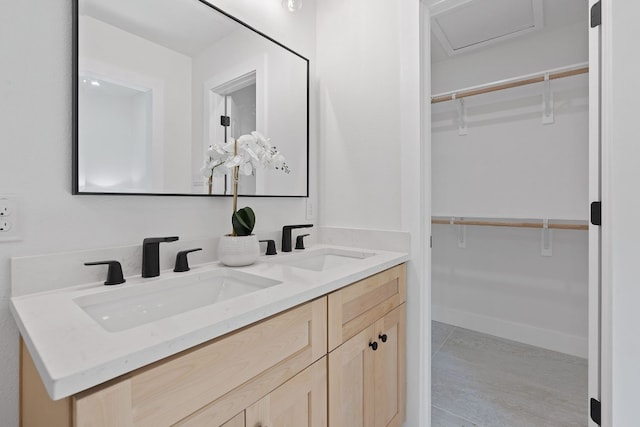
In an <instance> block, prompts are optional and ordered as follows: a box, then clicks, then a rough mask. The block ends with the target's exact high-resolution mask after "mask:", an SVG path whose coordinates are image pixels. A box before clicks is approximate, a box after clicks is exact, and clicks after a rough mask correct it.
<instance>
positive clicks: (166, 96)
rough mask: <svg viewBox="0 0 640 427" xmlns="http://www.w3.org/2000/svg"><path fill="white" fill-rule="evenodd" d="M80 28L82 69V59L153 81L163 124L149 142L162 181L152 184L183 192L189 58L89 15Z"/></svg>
mask: <svg viewBox="0 0 640 427" xmlns="http://www.w3.org/2000/svg"><path fill="white" fill-rule="evenodd" d="M80 31H81V33H82V34H83V35H86V36H84V37H82V40H83V43H80V44H79V46H78V49H79V52H80V57H81V58H82V60H81V65H80V68H81V69H82V68H83V66H84V64H92V65H93V66H95V67H96V68H98V69H95V70H93V69H91V68H89V69H90V70H91V71H97V72H100V71H102V70H100V68H101V66H102V65H104V66H105V67H108V68H107V69H105V70H104V73H105V75H107V76H110V75H113V74H111V70H117V72H118V75H131V76H132V77H135V78H136V79H141V80H142V81H148V82H150V84H152V82H158V83H156V85H157V86H160V88H161V92H162V94H161V100H162V101H161V104H160V105H159V107H160V109H161V110H160V111H162V116H161V117H159V118H158V119H159V121H160V123H164V126H163V128H162V129H161V139H160V140H159V141H154V144H153V147H154V150H155V151H157V154H158V155H159V158H158V159H157V160H159V162H158V161H156V162H155V163H160V167H161V170H162V174H161V176H163V177H164V180H163V181H160V182H157V183H155V184H156V185H155V190H156V191H161V192H165V193H188V192H189V190H190V188H191V170H190V167H191V146H190V145H189V144H188V143H185V141H190V140H191V90H190V89H191V67H192V64H191V58H190V57H188V56H186V55H183V54H181V53H178V52H176V51H173V50H171V49H167V48H166V47H164V46H160V45H158V44H156V43H153V42H150V41H149V40H146V39H143V38H141V37H138V36H136V35H133V34H131V33H128V32H126V31H123V30H121V29H119V28H116V27H114V26H112V25H109V24H106V23H104V22H102V21H98V20H96V19H94V18H91V17H88V16H83V17H81V18H80ZM143 52H144V53H143ZM123 83H128V82H123ZM153 96H159V94H158V93H154V94H153ZM154 106H155V107H158V105H157V104H156V105H154ZM158 142H161V144H158ZM154 154H156V153H154ZM154 160H156V159H154ZM154 166H157V165H154ZM158 185H159V188H158Z"/></svg>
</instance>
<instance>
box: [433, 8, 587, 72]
mask: <svg viewBox="0 0 640 427" xmlns="http://www.w3.org/2000/svg"><path fill="white" fill-rule="evenodd" d="M423 1H425V4H426V5H427V6H428V7H429V9H430V11H431V15H432V26H431V30H432V32H431V59H432V61H433V62H438V61H443V60H446V59H448V58H450V57H452V55H455V56H458V55H464V54H465V53H466V52H468V51H477V50H479V49H483V48H486V47H487V46H493V45H495V44H496V43H505V42H507V41H506V40H508V39H513V38H515V37H518V38H521V37H531V36H532V35H535V34H539V33H540V32H545V31H553V30H556V29H558V28H562V27H567V26H569V25H572V24H575V23H578V22H586V20H587V17H588V2H587V0H423ZM539 9H542V10H541V11H539ZM536 11H539V12H540V13H539V15H540V16H538V18H539V19H538V20H539V21H540V22H538V25H537V26H536ZM436 20H437V21H436ZM501 36H505V37H501Z"/></svg>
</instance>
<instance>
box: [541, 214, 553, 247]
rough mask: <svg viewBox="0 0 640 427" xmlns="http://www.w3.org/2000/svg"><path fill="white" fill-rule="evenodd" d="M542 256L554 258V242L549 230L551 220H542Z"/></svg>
mask: <svg viewBox="0 0 640 427" xmlns="http://www.w3.org/2000/svg"><path fill="white" fill-rule="evenodd" d="M540 255H542V256H553V242H552V240H551V230H550V229H549V220H548V219H543V220H542V241H541V244H540Z"/></svg>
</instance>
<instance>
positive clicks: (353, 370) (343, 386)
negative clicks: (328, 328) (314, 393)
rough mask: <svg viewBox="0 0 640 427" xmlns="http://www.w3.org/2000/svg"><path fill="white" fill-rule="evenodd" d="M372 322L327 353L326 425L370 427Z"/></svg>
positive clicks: (371, 418)
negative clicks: (327, 392)
mask: <svg viewBox="0 0 640 427" xmlns="http://www.w3.org/2000/svg"><path fill="white" fill-rule="evenodd" d="M374 330H375V329H374V327H373V325H371V326H370V327H368V328H366V329H365V330H363V331H362V332H360V333H359V334H357V335H355V336H354V337H353V338H351V339H350V340H349V341H347V342H345V343H344V344H342V345H341V346H340V347H338V348H336V349H335V350H334V351H332V352H331V353H329V425H330V426H332V427H347V426H348V427H371V426H373V425H374V424H373V403H374V393H373V387H374V378H373V367H374V354H375V352H374V350H373V349H372V348H371V347H370V346H369V343H370V342H371V339H372V338H373V336H374V335H373V334H374Z"/></svg>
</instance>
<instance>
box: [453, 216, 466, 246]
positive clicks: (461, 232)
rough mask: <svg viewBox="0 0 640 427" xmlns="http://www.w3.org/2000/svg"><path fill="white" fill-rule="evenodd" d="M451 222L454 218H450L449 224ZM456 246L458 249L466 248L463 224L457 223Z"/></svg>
mask: <svg viewBox="0 0 640 427" xmlns="http://www.w3.org/2000/svg"><path fill="white" fill-rule="evenodd" d="M461 219H462V218H461ZM453 223H454V220H453V218H451V224H453ZM458 247H459V248H460V249H466V248H467V226H466V225H463V224H458Z"/></svg>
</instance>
